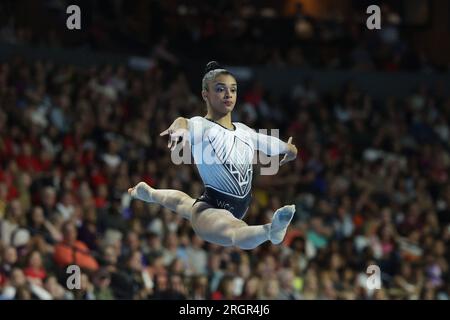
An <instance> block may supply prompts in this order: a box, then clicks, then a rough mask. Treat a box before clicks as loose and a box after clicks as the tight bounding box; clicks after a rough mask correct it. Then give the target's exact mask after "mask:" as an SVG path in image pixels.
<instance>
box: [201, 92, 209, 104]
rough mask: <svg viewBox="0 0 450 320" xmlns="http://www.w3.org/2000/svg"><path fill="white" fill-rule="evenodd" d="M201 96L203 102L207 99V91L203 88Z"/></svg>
mask: <svg viewBox="0 0 450 320" xmlns="http://www.w3.org/2000/svg"><path fill="white" fill-rule="evenodd" d="M202 97H203V100H204V101H205V102H207V101H208V91H206V90H205V89H203V90H202Z"/></svg>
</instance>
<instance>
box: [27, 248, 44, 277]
mask: <svg viewBox="0 0 450 320" xmlns="http://www.w3.org/2000/svg"><path fill="white" fill-rule="evenodd" d="M24 273H25V276H26V277H27V278H28V279H29V280H31V281H35V282H37V283H39V284H42V283H43V281H44V279H45V278H46V277H47V272H46V271H45V268H44V266H43V263H42V257H41V253H40V252H39V251H37V250H35V251H32V252H31V254H30V255H29V257H28V264H27V267H26V268H25V269H24Z"/></svg>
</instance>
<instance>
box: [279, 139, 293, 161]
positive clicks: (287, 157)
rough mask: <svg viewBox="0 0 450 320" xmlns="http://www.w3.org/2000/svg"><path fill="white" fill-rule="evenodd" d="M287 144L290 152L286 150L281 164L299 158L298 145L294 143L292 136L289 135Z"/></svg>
mask: <svg viewBox="0 0 450 320" xmlns="http://www.w3.org/2000/svg"><path fill="white" fill-rule="evenodd" d="M287 145H288V152H286V154H285V155H284V157H283V159H281V161H280V166H282V165H284V164H286V163H287V162H289V161H292V160H294V159H296V158H297V147H296V146H295V145H293V144H292V137H289V139H288V141H287Z"/></svg>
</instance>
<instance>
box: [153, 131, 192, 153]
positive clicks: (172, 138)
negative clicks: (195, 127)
mask: <svg viewBox="0 0 450 320" xmlns="http://www.w3.org/2000/svg"><path fill="white" fill-rule="evenodd" d="M159 135H160V136H161V137H162V136H165V135H169V141H168V143H167V147H168V148H169V149H170V151H173V150H175V148H176V146H177V144H178V143H181V144H182V146H183V148H184V146H185V145H186V142H187V141H188V139H189V131H188V130H187V129H184V128H178V129H173V128H171V127H169V128H168V129H166V130H164V131H163V132H161V133H160V134H159ZM180 138H181V140H180Z"/></svg>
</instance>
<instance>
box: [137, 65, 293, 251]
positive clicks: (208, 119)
mask: <svg viewBox="0 0 450 320" xmlns="http://www.w3.org/2000/svg"><path fill="white" fill-rule="evenodd" d="M202 86H203V90H202V96H203V99H204V101H205V102H206V107H207V110H208V111H207V114H206V116H205V117H199V116H196V117H192V118H190V119H187V118H182V117H179V118H177V119H176V120H175V121H174V122H173V123H172V125H171V126H170V127H169V128H168V129H167V130H165V131H163V132H162V133H161V136H164V135H168V136H169V143H168V147H169V148H170V150H171V151H173V150H174V149H175V147H176V146H177V144H178V143H181V144H182V145H183V146H184V145H185V144H186V142H189V143H190V145H191V149H192V154H193V158H194V162H195V164H196V166H197V169H198V171H199V174H200V177H201V178H202V180H203V183H204V187H205V191H204V193H203V195H202V196H201V197H200V198H198V199H193V198H191V197H190V196H189V195H187V194H185V193H184V192H181V191H178V190H170V189H155V188H152V187H150V186H149V185H148V184H146V183H145V182H139V183H138V184H137V185H136V186H134V187H133V188H130V189H128V192H129V193H130V195H131V196H132V197H133V198H136V199H140V200H142V201H145V202H149V203H157V204H160V205H162V206H164V207H165V208H168V209H170V210H172V211H174V212H176V213H178V214H180V215H181V216H183V217H184V218H186V219H188V220H190V221H191V223H192V227H193V229H194V231H195V232H196V234H197V235H198V236H199V237H201V238H202V239H203V240H205V241H208V242H212V243H215V244H218V245H221V246H237V247H239V248H241V249H246V250H250V249H253V248H255V247H257V246H259V245H260V244H261V243H263V242H265V241H268V240H269V241H271V242H272V243H273V244H279V243H281V242H282V241H283V239H284V236H285V234H286V230H287V227H288V225H289V223H290V222H291V220H292V218H293V216H294V213H295V206H294V205H288V206H284V207H282V208H280V209H278V210H277V211H275V213H274V215H273V217H272V222H271V223H268V224H265V225H258V226H249V225H247V224H246V223H245V222H244V221H242V218H243V217H244V216H245V213H246V212H247V209H248V207H249V205H250V202H251V182H252V173H253V166H252V160H253V154H254V151H255V150H259V151H262V152H263V153H265V154H266V155H268V156H276V155H279V154H284V155H285V156H284V158H283V159H282V160H281V162H280V165H283V164H284V163H286V162H288V161H291V160H294V159H295V158H296V156H297V148H296V147H295V145H293V144H292V143H291V141H292V137H291V138H289V140H288V142H287V143H285V142H283V141H281V140H280V139H278V138H275V137H272V136H268V135H264V134H261V133H256V132H255V131H254V130H252V129H250V128H249V127H247V126H246V125H245V124H243V123H239V122H232V121H231V112H232V111H233V109H234V106H235V104H236V97H237V83H236V79H235V77H234V76H233V75H232V74H231V73H230V72H229V71H227V70H225V69H223V68H222V67H220V65H219V64H218V63H217V62H215V61H212V62H210V63H208V64H207V67H206V73H205V75H204V77H203V81H202Z"/></svg>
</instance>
